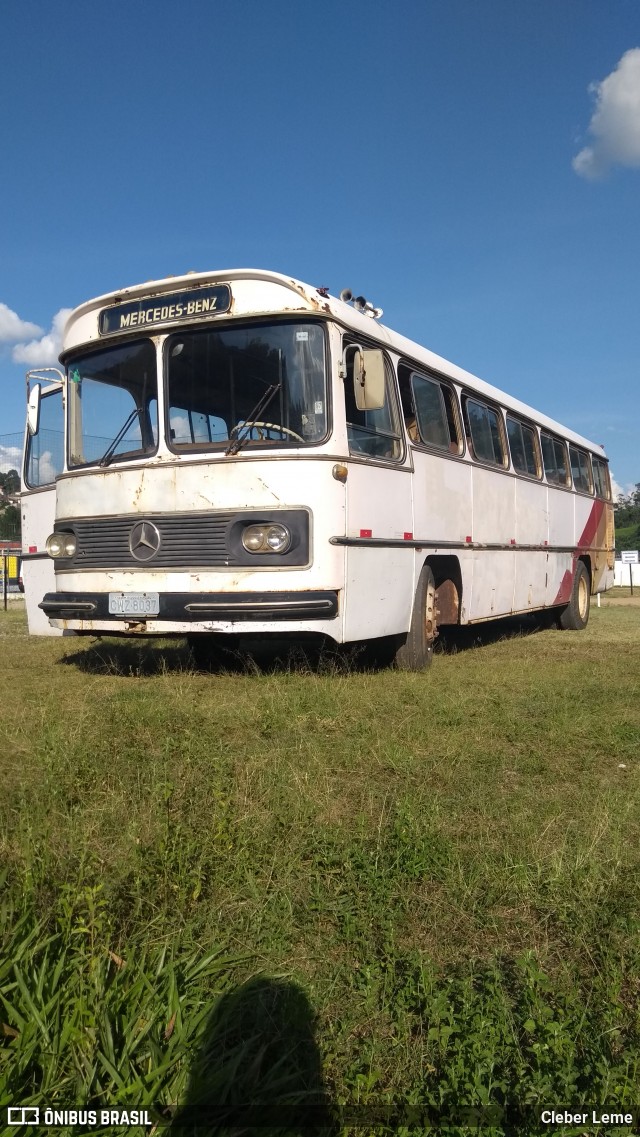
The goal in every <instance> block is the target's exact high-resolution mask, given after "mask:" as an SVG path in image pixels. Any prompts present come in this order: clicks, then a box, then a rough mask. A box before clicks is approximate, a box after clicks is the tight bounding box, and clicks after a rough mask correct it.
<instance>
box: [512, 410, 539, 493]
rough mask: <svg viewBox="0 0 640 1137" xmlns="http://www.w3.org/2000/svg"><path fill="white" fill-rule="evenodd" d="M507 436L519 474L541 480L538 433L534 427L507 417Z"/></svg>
mask: <svg viewBox="0 0 640 1137" xmlns="http://www.w3.org/2000/svg"><path fill="white" fill-rule="evenodd" d="M507 435H508V438H509V449H510V451H511V461H512V463H513V468H514V470H517V471H518V473H519V474H529V476H530V477H532V478H539V477H540V476H541V469H540V462H539V460H538V444H537V439H536V432H535V430H534V429H533V427H532V426H529V425H528V423H526V422H521V421H520V419H517V418H513V417H512V416H511V415H507Z"/></svg>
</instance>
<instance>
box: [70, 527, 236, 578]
mask: <svg viewBox="0 0 640 1137" xmlns="http://www.w3.org/2000/svg"><path fill="white" fill-rule="evenodd" d="M236 516H237V514H233V513H216V514H214V515H211V514H208V515H199V514H193V513H182V514H175V513H173V514H171V515H170V516H168V517H167V516H165V517H154V516H153V515H152V514H150V515H147V516H144V515H143V516H140V515H139V516H136V517H104V518H96V519H95V520H88V521H74V522H73V523H72V524H65V523H64V522H60V523H59V524H57V525H56V529H57V530H60V531H67V532H68V531H69V530H73V532H74V533H75V535H76V540H77V552H76V555H75V556H74V557H69V558H68V559H67V558H66V557H65V558H64V560H63V559H62V558H61V559H60V561H59V562H58V564H59V567H60V568H78V569H106V568H138V569H139V568H147V569H149V570H153V569H168V568H182V567H189V568H191V567H199V566H201V567H202V568H215V567H217V566H225V565H226V566H229V567H230V568H233V567H234V566H237V565H239V564H240V563H242V562H241V561H240V560H239V559H238V558H237V557H234V556H233V553H232V552H231V551H230V550H229V548H228V545H227V530H228V528H229V525H230V523H231V522H232V521H233V519H234V518H235V517H236ZM141 520H147V521H149V523H150V524H152V525H154V526H155V527H156V529H157V530H158V532H159V534H160V548H159V550H158V552H157V553H156V554H155V556H153V557H151V558H150V559H149V560H147V561H140V560H137V559H136V557H134V556H132V553H131V550H130V548H129V537H130V534H131V530H132V529H133V527H134V525H137V524H139V522H140V521H141ZM244 563H246V561H245V562H244Z"/></svg>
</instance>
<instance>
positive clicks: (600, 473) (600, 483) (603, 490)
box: [591, 455, 611, 501]
mask: <svg viewBox="0 0 640 1137" xmlns="http://www.w3.org/2000/svg"><path fill="white" fill-rule="evenodd" d="M591 462H592V466H593V480H594V483H595V489H596V494H597V496H598V497H603V498H605V500H606V501H609V499H610V498H611V490H610V489H609V471H608V469H607V463H606V462H603V461H602V458H596V457H595V455H594V456H593V457H592V459H591Z"/></svg>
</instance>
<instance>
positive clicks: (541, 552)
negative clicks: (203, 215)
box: [22, 269, 614, 669]
mask: <svg viewBox="0 0 640 1137" xmlns="http://www.w3.org/2000/svg"><path fill="white" fill-rule="evenodd" d="M379 317H380V312H379V310H378V309H376V308H375V307H374V305H373V304H372V303H370V302H369V301H367V300H366V299H365V298H364V297H356V298H353V297H352V295H351V293H350V292H348V291H345V292H343V293H341V295H340V297H337V296H333V295H331V294H330V293H329V291H328V290H327V289H325V288H315V287H312V286H309V285H306V284H303V283H301V282H300V281H298V280H295V279H292V278H291V277H288V276H284V275H282V274H279V273H274V272H266V271H257V270H253V269H234V270H232V271H220V272H209V273H198V274H189V275H186V276H182V277H171V278H168V279H165V280H158V281H155V282H152V283H146V284H140V285H135V286H133V287H129V288H125V289H121V290H119V291H117V292H112V293H109V294H108V295H105V296H101V297H99V298H98V299H95V300H90V301H89V302H88V303H85V304H82V305H81V306H80V307H79V308H76V309H75V311H73V312H72V314H71V316H70V317H69V319H68V322H67V324H66V328H65V332H64V342H63V346H62V353H61V356H60V363H61V368H60V370H59V371H57V370H56V371H55V373H52V372H51V371H50V372H48V373H47V374H44V373H42V372H40V373H30V375H29V376H28V412H27V430H26V443H25V460H24V470H23V494H22V508H23V558H24V560H23V573H24V580H25V589H26V592H27V604H28V615H29V623H30V629H31V630H32V631H34V632H41V633H53V634H61V633H65V632H66V633H74V634H75V635H89V636H103V635H124V636H129V637H137V636H154V635H155V636H164V637H166V636H179V637H185V636H186V637H188V639H189V642H190V644H191V646H192V649H193V651H194V654H195V657H196V660H197V661H198V662H199V663H204V662H206V661H207V660H213V659H215V658H216V656H217V655H218V653H220V652H224V650H225V649H227V648H228V647H229V645H237V644H238V643H239V642H240V643H241V642H242V640H243V638H244V639H249V638H253V639H255V638H259V639H261V640H263V641H264V640H265V639H266V638H267V637H273V638H278V639H281V638H283V637H285V638H289V639H291V638H293V639H296V638H299V639H305V638H309V637H319V638H323V639H324V640H327V639H328V640H330V641H333V642H335V643H337V644H350V643H362V642H364V641H367V642H371V641H375V643H376V644H377V645H378V646H379V647H380V648H381V649H382V650H383V651H384V652H386V653H387V655H388V658H389V659H390V660H392V661H395V663H396V665H397V666H400V667H404V668H410V669H420V668H423V667H425V666H426V665H428V664H429V662H430V660H431V655H432V651H433V645H434V641H435V639H436V636H437V634H438V629H439V628H441V627H443V626H445V625H461V624H474V623H477V622H480V621H486V620H493V619H496V618H498V617H505V616H510V615H514V614H516V613H532V612H541V611H545V610H548V611H549V613H550V615H551V617H552V618H553V619H554V620H556V621H557V622H558V624H559V625H560V626H561V627H564V628H567V629H574V630H578V629H580V628H583V627H584V626H585V625H586V623H587V619H588V616H589V604H590V597H591V596H592V595H593V594H595V593H597V592H600V591H602V590H604V589H606V588H607V587H609V586H610V584H611V583H612V579H613V566H614V553H613V545H614V541H613V508H612V502H611V488H610V480H609V473H608V464H607V458H606V455H605V453H604V451H603V449H602V448H601V447H600V446H598V445H596V444H594V443H593V442H590V441H589V440H588V439H586V438H583V437H582V436H581V435H579V434H577V433H576V432H575V431H573V430H571V429H569V428H568V427H565V426H562V425H560V424H559V423H557V422H555V421H553V420H552V419H550V418H549V417H548V416H547V415H545V414H543V413H541V412H539V411H536V410H534V409H533V408H532V407H530V406H527V405H526V404H525V403H523V402H521V401H520V400H519V399H516V398H514V397H513V396H511V395H509V394H507V393H506V392H504V391H500V390H498V389H497V388H496V387H494V386H491V385H490V384H489V383H487V382H484V381H483V380H482V379H479V378H476V377H475V376H474V375H472V374H470V373H469V372H467V371H465V370H463V369H462V368H460V367H457V366H455V365H454V364H452V363H449V362H447V361H446V360H444V359H442V358H440V357H439V356H437V355H435V354H434V353H433V352H431V351H429V350H428V349H427V348H424V347H421V346H420V345H419V344H417V343H413V342H412V341H410V340H409V339H406V338H405V337H404V336H402V335H399V334H397V333H395V332H393V331H391V330H389V329H388V328H387V327H385V326H384V325H383V324H382V323H381V322H380V319H379Z"/></svg>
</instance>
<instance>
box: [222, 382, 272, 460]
mask: <svg viewBox="0 0 640 1137" xmlns="http://www.w3.org/2000/svg"><path fill="white" fill-rule="evenodd" d="M281 387H282V383H272V384H271V386H270V387H267V390H266V391H265V393H264V395H263V396H262V398H261V399H258V402H257V403H256V405H255V407H254V408H253V410H252V411H250V412H249V417H248V418H246V419H245V420H244V423H243V425H242V426H241V427H240V430H239V431H238V434H237V437H236V438H234V440H233V442H230V443H229V445H228V446H227V449H226V450H225V452H224V453H225V458H226V457H229V455H231V454H237V453H238V451H239V449H240V447H241V446H243V445H244V443H245V442H246V441H247V438H248V437H249V435H250V434H251V431H252V429H253V425H254V423H255V422H259V421H260V419H261V417H262V415H263V414H264V412H265V411H266V409H267V407H268V406H269V403H270V402H271V400H272V398H273V396H274V395H275V394H276V392H277V391H279V390H280V388H281Z"/></svg>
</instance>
